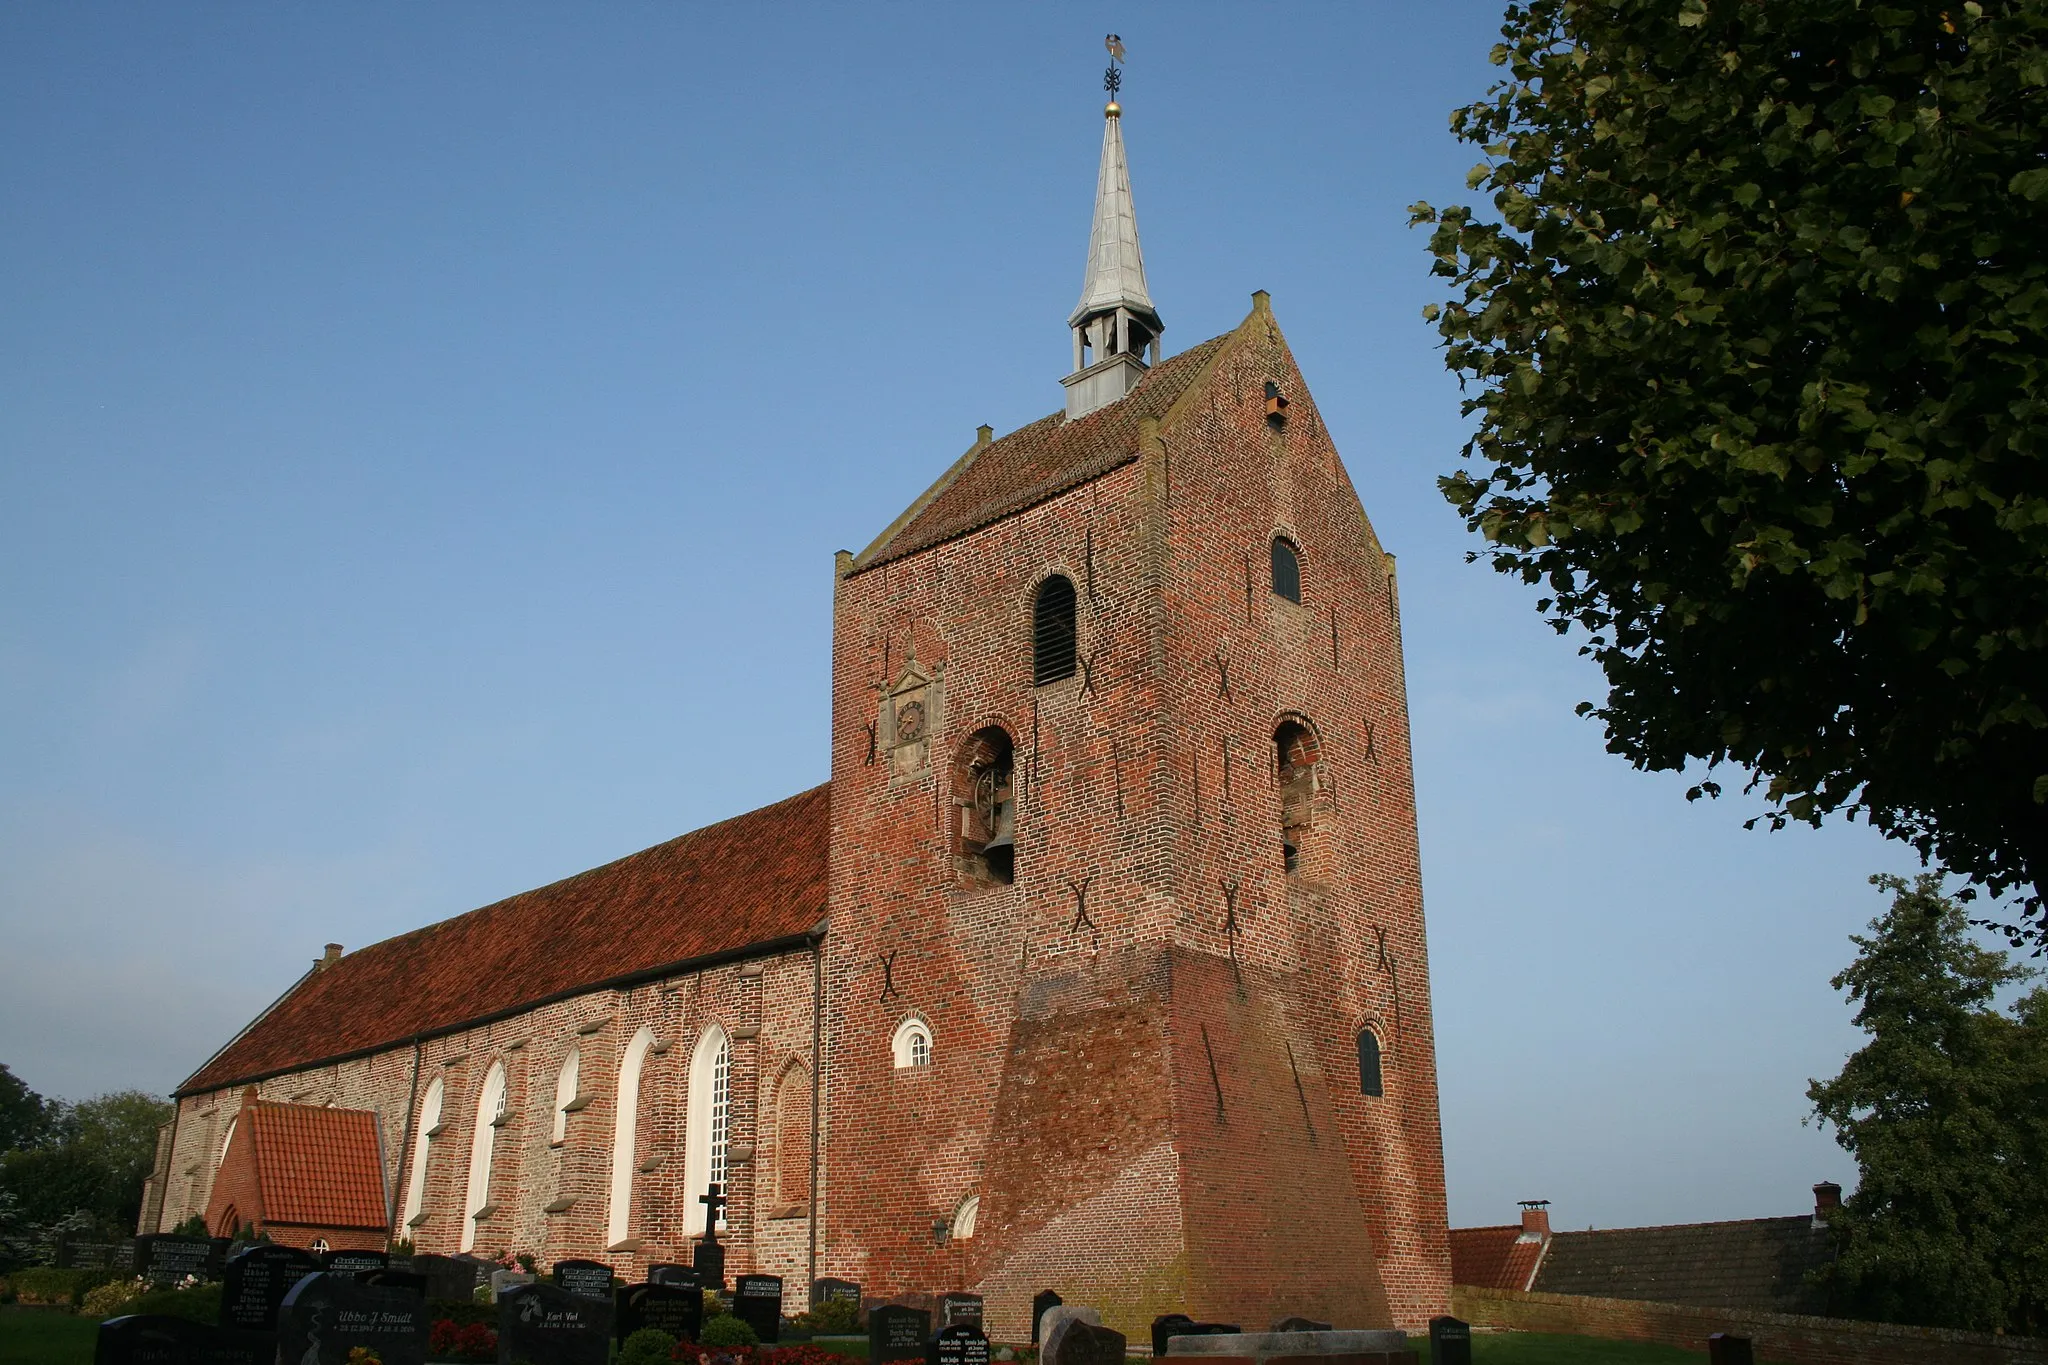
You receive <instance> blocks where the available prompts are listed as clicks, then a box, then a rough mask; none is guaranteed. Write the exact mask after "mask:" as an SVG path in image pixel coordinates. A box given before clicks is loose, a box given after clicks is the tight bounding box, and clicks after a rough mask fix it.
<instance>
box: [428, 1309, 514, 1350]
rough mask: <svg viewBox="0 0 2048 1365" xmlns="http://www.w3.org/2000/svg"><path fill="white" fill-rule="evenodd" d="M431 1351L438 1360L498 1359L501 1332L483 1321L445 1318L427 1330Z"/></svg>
mask: <svg viewBox="0 0 2048 1365" xmlns="http://www.w3.org/2000/svg"><path fill="white" fill-rule="evenodd" d="M427 1350H428V1353H429V1354H431V1355H432V1356H433V1357H434V1358H435V1359H436V1360H496V1359H497V1358H498V1334H497V1333H496V1332H493V1331H492V1330H491V1329H490V1328H488V1327H486V1326H485V1325H484V1324H482V1323H480V1322H460V1323H459V1322H455V1321H453V1320H451V1319H448V1318H442V1319H441V1320H440V1321H438V1322H436V1323H434V1324H433V1326H431V1327H429V1328H428V1329H427Z"/></svg>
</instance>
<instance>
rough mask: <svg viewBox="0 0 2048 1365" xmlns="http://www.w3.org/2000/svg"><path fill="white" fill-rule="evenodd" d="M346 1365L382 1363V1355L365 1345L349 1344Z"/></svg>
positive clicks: (377, 1364)
mask: <svg viewBox="0 0 2048 1365" xmlns="http://www.w3.org/2000/svg"><path fill="white" fill-rule="evenodd" d="M348 1365H384V1357H383V1356H380V1355H378V1354H377V1353H376V1352H375V1351H373V1350H371V1349H370V1348H369V1347H367V1346H351V1347H349V1349H348Z"/></svg>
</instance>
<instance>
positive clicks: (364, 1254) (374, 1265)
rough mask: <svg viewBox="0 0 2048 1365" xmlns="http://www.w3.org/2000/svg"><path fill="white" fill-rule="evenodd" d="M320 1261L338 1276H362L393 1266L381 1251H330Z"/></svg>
mask: <svg viewBox="0 0 2048 1365" xmlns="http://www.w3.org/2000/svg"><path fill="white" fill-rule="evenodd" d="M320 1261H321V1265H322V1266H323V1267H324V1268H325V1269H328V1270H331V1271H333V1272H334V1273H335V1274H337V1275H361V1274H362V1273H363V1272H364V1271H366V1270H385V1269H388V1268H390V1265H391V1258H390V1257H389V1256H386V1255H385V1254H384V1253H383V1252H381V1251H330V1252H328V1253H327V1254H326V1255H325V1256H322V1257H321V1258H320Z"/></svg>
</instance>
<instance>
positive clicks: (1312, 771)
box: [1273, 720, 1323, 872]
mask: <svg viewBox="0 0 2048 1365" xmlns="http://www.w3.org/2000/svg"><path fill="white" fill-rule="evenodd" d="M1322 757H1323V754H1322V747H1321V746H1320V745H1319V744H1317V743H1316V735H1315V731H1313V730H1311V729H1309V728H1308V726H1307V725H1305V724H1303V723H1302V722H1301V721H1299V720H1283V721H1281V722H1280V724H1279V725H1278V726H1276V727H1274V730H1273V780H1274V782H1275V783H1276V784H1277V785H1278V786H1279V788H1280V858H1281V864H1282V866H1284V867H1285V868H1286V869H1287V870H1288V871H1289V872H1299V871H1300V870H1301V846H1302V840H1303V838H1304V836H1305V835H1306V834H1307V833H1308V829H1309V826H1310V824H1311V823H1312V822H1313V818H1314V814H1315V802H1316V775H1317V771H1318V767H1319V765H1320V764H1321V762H1322Z"/></svg>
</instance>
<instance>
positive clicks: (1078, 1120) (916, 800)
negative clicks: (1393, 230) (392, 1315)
mask: <svg viewBox="0 0 2048 1365" xmlns="http://www.w3.org/2000/svg"><path fill="white" fill-rule="evenodd" d="M1121 112H1122V111H1121V110H1120V109H1119V107H1118V106H1117V105H1116V104H1114V103H1112V104H1110V105H1109V106H1108V108H1107V110H1106V118H1105V122H1104V128H1103V140H1102V159H1101V169H1100V176H1099V179H1098V182H1097V188H1096V198H1095V215H1094V222H1093V227H1092V231H1091V234H1090V238H1089V243H1088V264H1087V272H1086V280H1085V283H1084V285H1083V288H1082V292H1081V299H1080V302H1079V304H1078V305H1077V306H1076V307H1075V308H1074V310H1073V312H1072V313H1071V314H1070V315H1069V317H1068V320H1067V323H1068V326H1069V328H1070V329H1071V331H1072V334H1073V370H1072V373H1070V374H1069V375H1068V376H1067V377H1066V378H1065V379H1064V380H1063V381H1061V382H1062V383H1063V385H1064V386H1065V402H1064V404H1063V405H1062V407H1061V408H1060V410H1058V411H1055V412H1053V413H1052V414H1051V415H1049V416H1047V417H1045V418H1042V419H1041V420H1039V421H1037V422H1034V423H1032V424H1031V425H1029V426H1026V427H1024V428H1022V429H1020V430H1018V431H1014V432H1011V433H1010V434H1008V435H1006V436H1001V437H997V436H995V435H994V434H993V433H992V431H991V430H990V429H989V428H987V427H983V428H982V429H981V431H980V433H979V435H978V437H977V438H976V440H975V442H974V444H973V445H972V446H971V447H969V448H968V450H967V451H966V452H965V453H964V454H962V455H961V456H960V457H959V458H958V459H957V460H955V461H954V462H953V463H952V465H951V467H950V468H948V469H946V470H945V472H944V473H943V474H941V475H939V477H938V479H937V481H936V482H934V483H933V484H932V485H931V487H930V488H929V489H928V490H926V492H925V493H924V494H923V495H922V496H920V497H919V498H918V499H917V500H916V501H915V502H913V503H912V504H911V505H910V506H909V507H908V508H907V509H905V510H904V512H903V514H902V515H901V516H900V517H898V518H897V519H896V520H895V522H893V523H892V524H891V525H890V526H888V527H887V528H886V529H884V530H883V531H882V533H881V534H880V535H879V536H877V537H876V538H875V539H874V541H873V543H872V544H870V545H869V546H868V547H867V548H866V549H865V550H863V551H861V552H860V553H859V554H851V553H847V552H844V551H842V552H840V554H839V556H838V562H837V572H836V575H835V577H836V583H835V596H834V608H833V641H832V755H831V780H830V781H829V782H827V783H826V784H825V785H824V786H821V787H817V788H814V789H812V790H810V791H806V792H801V793H798V794H797V795H794V796H791V797H789V798H788V799H787V800H784V801H781V802H779V803H777V804H775V805H772V806H768V807H765V808H763V809H761V810H756V811H752V812H749V813H747V814H744V815H738V816H735V817H733V818H732V819H729V820H726V821H725V822H723V823H721V824H716V825H712V826H710V827H708V828H705V829H700V830H697V831H695V832H693V833H689V834H685V835H682V836H681V837H679V838H676V839H673V840H670V841H669V842H667V843H664V844H659V845H657V846H655V847H653V848H650V849H646V850H644V851H642V852H639V853H634V854H631V855H629V856H627V857H624V858H621V859H619V860H618V861H617V862H614V863H610V864H607V865H605V866H603V867H599V868H594V869H592V870H590V871H588V872H583V873H579V874H578V875H576V876H573V877H569V878H567V879H566V880H563V881H559V882H556V883H554V884H553V885H551V886H545V887H542V888H540V889H539V890H537V891H530V892H527V893H525V894H523V895H518V896H514V897H512V898H510V899H509V900H504V901H500V902H498V903H497V904H494V905H487V906H484V907H483V908H481V909H478V910H472V911H470V912H469V913H467V914H463V915H458V916H456V917H455V918H453V919H448V920H444V921H442V922H440V923H438V924H433V925H430V926H428V927H426V928H424V929H420V930H417V931H415V932H413V933H409V934H404V935H401V936H399V937H397V938H392V939H388V940H386V941H384V942H382V943H377V944H373V945H371V946H370V947H367V948H363V949H360V950H358V951H356V952H352V953H343V952H342V950H341V948H340V946H339V945H330V946H329V948H328V950H327V954H326V956H325V957H323V958H322V959H321V960H319V961H318V962H316V963H315V964H314V966H313V968H312V970H310V971H309V972H308V973H307V974H306V975H305V976H304V977H303V978H301V979H300V980H299V981H298V982H297V983H296V984H294V985H293V986H291V988H290V989H288V990H287V991H285V993H284V994H283V996H282V997H280V998H279V999H278V1000H277V1002H276V1003H275V1004H273V1005H272V1006H270V1008H269V1009H267V1010H266V1011H264V1012H263V1013H262V1014H261V1015H260V1016H258V1017H257V1018H256V1019H255V1020H254V1021H252V1022H251V1023H250V1024H249V1025H248V1026H247V1027H246V1028H245V1029H243V1030H242V1031H241V1032H240V1033H239V1034H237V1035H236V1036H235V1037H234V1038H233V1039H231V1040H230V1041H229V1042H228V1043H227V1044H226V1045H225V1046H224V1047H222V1048H221V1049H220V1051H218V1052H217V1053H215V1054H214V1056H213V1057H212V1058H210V1059H209V1060H208V1061H207V1062H206V1063H205V1065H204V1066H202V1067H200V1069H199V1070H198V1071H197V1072H195V1073H194V1074H193V1075H192V1076H191V1077H190V1078H189V1079H188V1080H186V1081H185V1082H184V1083H183V1084H182V1085H181V1086H179V1087H178V1090H177V1095H176V1099H177V1105H176V1110H175V1117H174V1118H173V1120H172V1121H171V1123H170V1124H168V1125H166V1128H165V1130H164V1133H163V1136H162V1139H161V1141H160V1143H159V1155H158V1160H157V1166H156V1172H155V1175H154V1176H153V1178H152V1180H151V1183H150V1188H149V1193H148V1196H147V1199H146V1202H145V1208H144V1213H143V1226H144V1230H146V1231H157V1230H168V1229H169V1228H171V1227H173V1226H175V1225H176V1224H178V1223H179V1222H180V1221H182V1220H185V1219H187V1218H189V1217H191V1216H193V1215H195V1214H197V1215H200V1216H203V1217H204V1218H205V1219H206V1221H207V1223H208V1224H209V1226H210V1228H211V1229H212V1230H213V1231H214V1232H215V1233H216V1234H222V1235H225V1234H227V1233H230V1232H232V1231H233V1230H234V1229H236V1228H238V1227H241V1226H243V1225H248V1224H253V1225H255V1226H259V1227H262V1228H264V1229H266V1230H267V1231H269V1232H270V1234H271V1235H272V1236H273V1237H275V1238H276V1239H277V1240H279V1241H286V1242H295V1243H298V1244H300V1245H312V1244H314V1243H315V1242H316V1241H323V1242H325V1243H326V1244H327V1245H329V1246H332V1247H336V1248H340V1247H355V1246H376V1247H381V1246H383V1245H385V1244H386V1242H387V1241H389V1240H396V1239H400V1238H406V1239H410V1240H411V1241H412V1242H413V1243H414V1245H415V1246H416V1247H417V1249H419V1250H420V1251H433V1252H440V1253H446V1254H454V1253H460V1252H465V1251H467V1252H475V1253H478V1254H484V1255H492V1256H495V1255H500V1254H504V1253H518V1252H530V1253H532V1254H534V1255H535V1256H537V1257H539V1258H540V1260H541V1261H542V1262H543V1263H544V1264H545V1263H547V1262H551V1261H554V1260H556V1259H560V1258H565V1257H570V1256H588V1257H595V1258H598V1259H602V1260H606V1261H609V1262H610V1263H611V1264H612V1265H614V1266H615V1267H617V1268H618V1270H619V1272H620V1273H621V1274H624V1275H628V1276H637V1275H638V1274H640V1273H641V1272H643V1271H644V1270H645V1269H646V1267H647V1266H648V1265H650V1264H653V1263H656V1262H662V1261H684V1262H687V1261H688V1260H689V1259H690V1253H691V1243H692V1242H693V1241H694V1240H695V1239H696V1238H697V1237H698V1236H699V1235H700V1234H701V1233H702V1232H703V1230H704V1220H705V1218H706V1217H707V1212H706V1206H705V1205H704V1204H703V1203H701V1202H699V1198H698V1197H699V1196H700V1195H701V1194H703V1193H704V1191H705V1189H706V1187H707V1186H708V1185H711V1184H718V1185H720V1186H722V1187H723V1188H724V1189H725V1191H726V1192H727V1194H728V1196H729V1198H730V1203H729V1205H728V1206H727V1207H726V1208H725V1209H724V1210H723V1211H722V1213H720V1214H719V1215H717V1216H718V1217H719V1219H720V1223H721V1237H722V1239H723V1240H724V1241H725V1242H726V1244H727V1247H728V1251H727V1259H726V1265H727V1271H728V1274H737V1273H744V1272H761V1273H768V1274H777V1275H781V1276H783V1277H785V1279H786V1281H787V1284H788V1298H787V1300H786V1301H787V1302H788V1303H789V1304H790V1305H792V1306H793V1307H794V1306H801V1305H802V1303H803V1302H804V1298H805V1293H806V1287H807V1286H809V1285H810V1284H811V1283H812V1282H813V1281H814V1280H816V1279H818V1278H820V1277H826V1276H831V1277H839V1278H844V1279H849V1280H854V1281H858V1282H859V1283H860V1284H861V1285H862V1286H863V1287H864V1289H865V1291H866V1293H868V1294H869V1295H871V1296H872V1295H879V1294H892V1293H900V1292H913V1291H916V1292H927V1293H937V1292H943V1291H946V1290H960V1289H965V1290H977V1291H979V1292H981V1293H983V1294H984V1295H986V1297H987V1313H988V1323H989V1328H990V1331H991V1333H992V1334H993V1335H994V1336H995V1337H996V1338H997V1339H998V1340H1004V1339H1008V1340H1022V1339H1025V1338H1026V1337H1028V1335H1029V1323H1028V1315H1029V1304H1030V1301H1031V1297H1032V1295H1033V1294H1034V1293H1036V1292H1037V1291H1039V1290H1042V1289H1048V1288H1049V1289H1055V1290H1057V1291H1058V1292H1060V1293H1061V1294H1062V1295H1064V1296H1065V1297H1066V1299H1067V1300H1068V1301H1069V1302H1081V1303H1088V1304H1091V1305H1094V1306H1096V1307H1097V1308H1098V1309H1100V1310H1101V1312H1102V1314H1103V1317H1104V1320H1105V1322H1107V1323H1108V1324H1109V1325H1111V1326H1114V1327H1117V1328H1119V1329H1121V1330H1123V1331H1124V1332H1126V1333H1128V1334H1130V1335H1131V1337H1132V1338H1133V1340H1137V1341H1142V1340H1144V1339H1145V1334H1146V1329H1147V1325H1148V1324H1149V1322H1150V1320H1151V1319H1152V1318H1153V1317H1154V1316H1155V1315H1157V1314H1160V1313H1165V1312H1172V1311H1187V1312H1190V1313H1192V1314H1193V1315H1194V1316H1196V1317H1198V1318H1208V1319H1215V1320H1224V1321H1232V1322H1243V1323H1245V1324H1247V1325H1257V1326H1259V1327H1263V1326H1264V1325H1265V1324H1266V1323H1267V1321H1268V1320H1270V1319H1271V1318H1273V1317H1277V1316H1279V1315H1281V1314H1282V1313H1300V1314H1305V1315H1308V1316H1311V1317H1317V1318H1322V1319H1326V1320H1329V1321H1332V1322H1334V1323H1336V1324H1337V1325H1339V1326H1386V1325H1390V1324H1399V1325H1403V1326H1411V1327H1412V1326H1415V1325H1417V1324H1420V1323H1421V1322H1423V1321H1424V1320H1425V1319H1427V1318H1428V1317H1430V1316H1431V1315H1433V1314H1436V1313H1441V1312H1444V1311H1446V1309H1447V1305H1448V1300H1449V1292H1450V1256H1449V1250H1448V1244H1447V1234H1446V1228H1445V1205H1444V1175H1443V1157H1442V1145H1441V1140H1440V1137H1439V1132H1438V1119H1437V1082H1436V1067H1435V1052H1434V1041H1433V1034H1432V1026H1431V1016H1430V981H1429V956H1428V949H1427V945H1426V940H1425V935H1424V930H1423V916H1422V887H1421V881H1420V874H1419V869H1418V861H1417V849H1416V830H1415V798H1414V784H1413V779H1412V773H1411V768H1410V756H1409V735H1408V718H1407V705H1406V692H1405V682H1404V678H1403V666H1402V657H1401V638H1400V614H1399V599H1398V595H1397V593H1396V590H1395V580H1394V561H1393V557H1392V556H1391V555H1390V554H1388V553H1387V552H1386V551H1385V550H1384V549H1382V548H1381V545H1380V541H1379V538H1378V536H1377V535H1376V534H1375V533H1374V531H1373V528H1372V525H1371V524H1370V522H1368V520H1367V519H1366V516H1365V513H1364V510H1363V508H1362V507H1361V506H1360V503H1359V500H1358V495H1357V493H1356V492H1355V491H1354V490H1353V488H1352V485H1351V481H1350V479H1349V478H1348V477H1347V476H1346V474H1345V471H1344V467H1343V465H1342V463H1341V462H1340V461H1339V459H1338V456H1337V451H1336V448H1335V446H1334V445H1333V444H1332V442H1331V438H1330V433H1329V431H1328V430H1327V429H1326V428H1325V426H1324V425H1323V421H1322V418H1321V415H1320V414H1319V413H1318V411H1317V409H1316V405H1315V402H1314V400H1313V398H1311V396H1310V394H1309V391H1308V387H1307V385H1306V384H1305V383H1304V382H1303V379H1302V376H1301V372H1300V371H1299V370H1298V369H1297V368H1296V365H1295V361H1294V357H1293V355H1292V353H1291V352H1290V351H1289V349H1288V347H1287V343H1286V341H1285V339H1284V338H1283V337H1282V335H1281V332H1280V328H1279V324H1278V323H1277V322H1276V321H1275V319H1274V315H1273V312H1272V309H1271V307H1270V305H1269V302H1268V299H1267V296H1266V295H1265V294H1264V293H1259V294H1254V295H1253V296H1252V300H1253V302H1252V308H1251V312H1250V313H1249V315H1248V316H1246V317H1245V318H1244V320H1243V321H1242V322H1241V323H1239V324H1238V325H1237V326H1236V327H1235V328H1233V329H1232V330H1230V331H1228V332H1226V333H1225V334H1223V335H1222V336H1218V337H1215V338H1212V339H1211V340H1208V341H1204V342H1202V343H1201V344H1199V345H1197V346H1193V347H1190V348H1188V349H1186V350H1183V351H1181V352H1179V353H1178V354H1175V355H1170V356H1168V355H1165V354H1164V352H1163V350H1162V346H1161V337H1162V331H1163V327H1162V322H1161V317H1160V314H1159V312H1158V310H1157V309H1156V308H1155V307H1154V305H1153V301H1152V298H1151V295H1150V293H1149V291H1148V289H1147V286H1146V280H1145V268H1144V261H1143V258H1142V256H1141V254H1140V252H1139V245H1138V231H1137V220H1136V216H1135V213H1134V211H1133V208H1132V200H1131V189H1130V180H1129V172H1128V169H1127V166H1126V162H1125V156H1124V142H1123V132H1122V118H1121Z"/></svg>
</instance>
